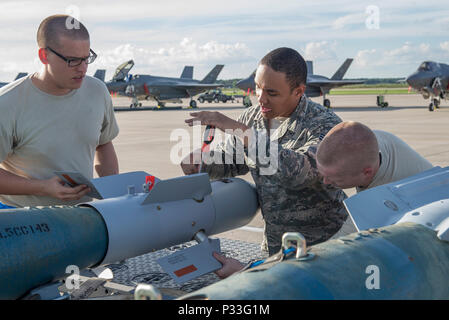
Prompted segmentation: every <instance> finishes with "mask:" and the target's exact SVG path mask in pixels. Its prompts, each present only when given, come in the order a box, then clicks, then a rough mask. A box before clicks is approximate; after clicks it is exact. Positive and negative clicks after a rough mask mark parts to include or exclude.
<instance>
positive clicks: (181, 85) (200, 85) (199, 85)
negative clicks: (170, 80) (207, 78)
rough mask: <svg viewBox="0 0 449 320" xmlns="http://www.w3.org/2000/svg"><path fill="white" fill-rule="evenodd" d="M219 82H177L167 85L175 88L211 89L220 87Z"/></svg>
mask: <svg viewBox="0 0 449 320" xmlns="http://www.w3.org/2000/svg"><path fill="white" fill-rule="evenodd" d="M221 86H222V85H221V84H218V83H217V84H214V83H179V84H170V85H169V87H173V88H176V89H201V90H202V89H213V88H218V87H221Z"/></svg>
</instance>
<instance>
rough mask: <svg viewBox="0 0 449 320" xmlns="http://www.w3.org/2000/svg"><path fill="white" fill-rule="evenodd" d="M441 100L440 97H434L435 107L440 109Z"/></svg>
mask: <svg viewBox="0 0 449 320" xmlns="http://www.w3.org/2000/svg"><path fill="white" fill-rule="evenodd" d="M440 103H441V102H440V100H439V99H433V104H434V105H435V108H437V109H439V108H440Z"/></svg>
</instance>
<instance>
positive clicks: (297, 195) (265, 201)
mask: <svg viewBox="0 0 449 320" xmlns="http://www.w3.org/2000/svg"><path fill="white" fill-rule="evenodd" d="M306 75H307V70H306V64H305V61H304V59H303V58H302V57H301V56H300V55H299V53H297V52H296V51H294V50H293V49H289V48H279V49H276V50H273V51H272V52H270V53H269V54H267V55H266V56H265V57H264V58H263V59H262V60H261V62H260V63H259V67H258V69H257V72H256V78H255V82H256V85H257V88H256V93H257V96H258V101H259V105H258V106H253V107H250V108H248V109H247V110H246V111H245V112H244V113H243V114H242V115H241V116H240V117H239V119H238V120H237V121H235V120H233V119H230V118H228V117H226V116H224V115H223V114H220V113H219V112H208V111H202V112H196V113H191V114H190V115H191V116H193V117H194V118H192V119H188V120H186V122H187V123H188V124H189V125H193V122H194V121H201V124H203V125H211V126H215V127H217V128H218V129H220V130H222V131H225V132H228V131H227V130H233V131H232V132H234V133H233V134H232V135H231V136H230V138H228V139H226V141H225V143H224V144H223V145H221V146H219V147H217V148H216V149H215V150H214V151H213V152H212V154H211V157H212V158H213V159H216V160H221V161H215V162H214V163H210V162H208V161H206V162H205V161H203V164H202V169H201V170H202V172H207V173H209V175H210V177H211V179H220V178H224V177H233V176H237V175H244V174H246V173H248V171H250V172H251V175H252V177H253V179H254V182H255V185H256V188H257V193H258V198H259V203H260V207H261V211H262V216H263V218H264V221H265V230H264V243H263V249H265V250H268V252H269V254H270V255H272V254H274V253H276V252H277V251H279V249H280V247H281V238H282V235H283V234H284V233H285V232H300V233H301V234H303V235H304V237H305V238H306V240H307V243H308V244H309V245H313V244H317V243H319V242H323V241H326V240H327V239H329V238H331V237H332V236H333V235H334V234H335V233H337V231H338V230H339V229H340V228H341V227H342V225H343V223H344V222H345V220H346V218H347V213H346V211H345V209H344V207H343V204H342V201H343V200H344V199H345V194H344V193H343V192H342V191H341V190H340V189H336V188H334V187H332V186H329V185H325V184H323V181H322V178H321V177H320V176H319V174H318V170H317V167H316V161H315V153H316V150H317V144H318V143H319V142H320V140H321V139H323V138H324V136H325V135H326V133H327V132H328V131H329V130H330V129H332V128H333V127H334V126H335V125H336V124H338V123H340V122H341V119H340V118H339V117H338V116H336V115H335V114H334V113H333V112H332V111H328V110H327V109H325V108H324V107H322V106H321V105H319V104H317V103H314V102H313V101H311V100H310V99H308V98H307V97H306V96H305V95H304V92H305V82H306V81H305V80H306ZM277 119H281V120H280V122H282V123H281V124H280V126H279V127H278V128H277V129H276V130H275V131H274V132H273V130H271V128H272V127H273V123H276V121H277ZM282 120H283V121H282ZM238 129H241V130H240V132H247V133H248V132H250V134H246V135H245V134H243V135H242V134H239V133H238ZM273 129H274V128H273ZM269 133H270V134H269ZM261 144H262V145H261ZM273 146H274V147H273ZM260 147H265V148H264V150H263V151H261V148H260ZM262 149H263V148H262ZM256 151H257V152H256ZM261 153H265V154H261ZM193 154H194V153H192V154H191V155H189V157H186V158H185V159H184V160H183V163H181V166H182V168H183V171H184V173H186V174H191V173H195V172H198V168H199V166H198V167H195V165H192V164H191V163H192V159H193ZM261 157H262V158H269V160H270V162H269V164H267V163H266V162H265V161H261V159H262V158H261ZM264 160H265V159H264ZM208 163H209V164H208Z"/></svg>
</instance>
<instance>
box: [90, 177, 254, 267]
mask: <svg viewBox="0 0 449 320" xmlns="http://www.w3.org/2000/svg"><path fill="white" fill-rule="evenodd" d="M133 189H135V188H134V187H133V186H130V187H129V193H128V195H125V196H122V197H118V198H110V199H105V200H101V201H94V202H89V203H85V204H82V206H90V207H93V208H95V209H96V210H97V211H98V212H99V213H100V214H101V216H102V217H103V219H104V221H105V224H106V228H107V232H108V239H109V241H108V249H107V252H106V256H105V257H104V259H103V260H102V261H101V262H100V265H104V264H109V263H114V262H118V261H121V260H124V259H127V258H129V257H134V256H138V255H141V254H144V253H148V252H151V251H155V250H159V249H163V248H166V247H170V246H172V245H176V244H179V243H184V242H187V241H191V240H193V238H194V236H195V234H196V233H197V232H199V231H204V233H205V234H206V235H213V234H218V233H221V232H224V231H228V230H231V229H235V228H238V227H241V226H244V225H246V224H247V223H248V222H250V221H251V219H252V218H253V217H254V215H255V214H256V212H257V209H258V201H257V193H256V190H255V188H254V187H253V186H252V185H251V184H249V183H248V182H246V181H244V180H242V179H239V178H229V179H223V180H217V181H213V182H210V181H209V176H208V175H207V174H206V173H202V174H195V175H191V176H185V177H178V178H173V179H167V180H162V181H159V182H158V183H156V184H155V185H154V187H153V189H152V190H151V191H150V193H134V192H133Z"/></svg>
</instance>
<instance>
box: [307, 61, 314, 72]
mask: <svg viewBox="0 0 449 320" xmlns="http://www.w3.org/2000/svg"><path fill="white" fill-rule="evenodd" d="M306 64H307V74H308V75H312V74H313V61H310V60H307V61H306Z"/></svg>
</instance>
